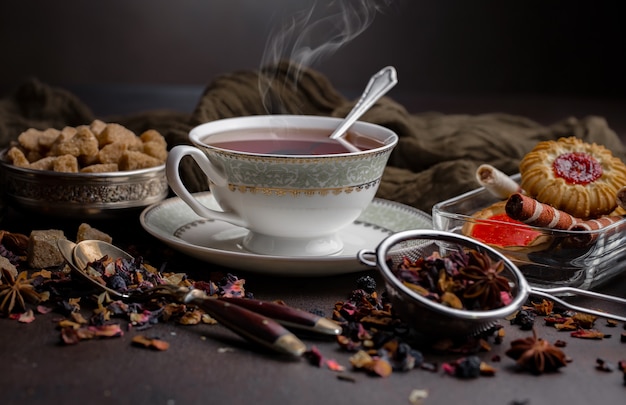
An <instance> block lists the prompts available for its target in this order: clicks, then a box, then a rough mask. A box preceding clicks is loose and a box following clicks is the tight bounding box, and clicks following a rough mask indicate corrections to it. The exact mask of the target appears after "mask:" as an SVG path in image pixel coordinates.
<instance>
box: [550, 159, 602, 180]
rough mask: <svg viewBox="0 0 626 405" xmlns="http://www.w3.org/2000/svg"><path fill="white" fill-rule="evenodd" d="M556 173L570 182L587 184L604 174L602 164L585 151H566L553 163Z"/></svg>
mask: <svg viewBox="0 0 626 405" xmlns="http://www.w3.org/2000/svg"><path fill="white" fill-rule="evenodd" d="M552 168H553V169H554V175H555V176H557V177H560V178H562V179H563V180H565V181H566V182H568V183H570V184H581V185H583V186H584V185H587V184H589V183H593V182H594V181H596V180H597V179H599V178H600V177H601V176H602V166H601V165H600V163H598V161H597V160H596V159H594V157H593V156H591V155H589V154H587V153H584V152H571V153H564V154H562V155H560V156H559V157H557V158H556V159H555V160H554V163H553V164H552Z"/></svg>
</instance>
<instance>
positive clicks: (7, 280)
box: [0, 269, 41, 315]
mask: <svg viewBox="0 0 626 405" xmlns="http://www.w3.org/2000/svg"><path fill="white" fill-rule="evenodd" d="M1 270H2V284H0V300H1V301H0V311H1V312H2V313H4V314H5V315H8V314H10V313H11V312H12V311H13V310H14V309H17V310H21V311H23V310H25V309H26V301H30V302H32V303H35V304H36V303H38V302H39V300H40V299H41V298H40V296H39V293H38V292H37V291H35V288H34V287H33V285H32V284H31V281H32V280H31V279H29V278H28V273H27V272H26V271H22V272H20V274H18V275H17V277H14V276H13V274H11V273H10V272H9V271H8V270H5V269H1Z"/></svg>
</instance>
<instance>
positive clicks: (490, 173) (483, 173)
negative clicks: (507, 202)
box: [476, 164, 522, 199]
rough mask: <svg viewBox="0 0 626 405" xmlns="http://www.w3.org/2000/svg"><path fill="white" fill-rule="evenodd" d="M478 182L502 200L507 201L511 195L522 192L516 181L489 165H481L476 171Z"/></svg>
mask: <svg viewBox="0 0 626 405" xmlns="http://www.w3.org/2000/svg"><path fill="white" fill-rule="evenodd" d="M476 181H478V184H480V185H481V186H483V187H485V189H486V190H487V191H489V192H490V193H491V194H493V196H495V197H497V198H501V199H506V198H509V196H510V195H511V194H515V193H521V192H522V188H521V187H520V185H519V184H517V183H516V182H515V180H513V179H511V178H510V177H509V176H507V175H506V174H505V173H504V172H501V171H500V170H498V169H496V168H495V167H493V166H491V165H487V164H484V165H480V166H479V167H478V169H477V170H476Z"/></svg>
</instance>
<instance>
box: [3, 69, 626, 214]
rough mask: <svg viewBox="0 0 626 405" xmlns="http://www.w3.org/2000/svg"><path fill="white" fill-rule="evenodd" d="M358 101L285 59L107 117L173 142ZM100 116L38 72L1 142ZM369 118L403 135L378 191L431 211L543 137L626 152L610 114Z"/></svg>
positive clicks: (376, 114) (10, 100)
mask: <svg viewBox="0 0 626 405" xmlns="http://www.w3.org/2000/svg"><path fill="white" fill-rule="evenodd" d="M268 78H271V79H272V81H271V83H272V86H271V87H270V88H269V90H268V92H267V93H266V94H265V95H262V94H261V93H260V91H259V79H261V80H262V83H266V82H267V80H268ZM354 102H355V100H347V99H346V98H345V97H344V96H342V95H341V94H340V93H339V92H338V91H337V90H336V89H335V88H334V87H333V86H332V84H331V83H330V82H329V80H328V79H327V78H326V77H325V76H324V75H322V74H321V73H319V72H317V71H315V70H313V69H306V68H305V69H301V70H299V71H297V69H295V66H294V65H291V64H289V63H286V62H283V63H281V64H279V65H277V66H276V67H275V68H268V69H264V70H262V71H242V72H235V73H231V74H226V75H223V76H221V77H218V78H216V79H215V80H214V81H213V82H211V83H210V84H209V85H208V86H207V87H206V89H205V91H204V93H203V95H202V97H201V99H200V100H199V102H198V105H197V106H196V108H195V110H194V111H193V112H192V113H190V114H187V113H179V112H171V111H149V112H143V113H137V114H132V115H125V116H115V117H99V118H100V119H103V120H105V121H108V122H118V123H120V124H122V125H125V126H127V127H129V128H130V129H132V130H134V131H135V132H142V131H144V130H146V129H150V128H153V129H156V130H158V131H159V132H161V133H162V134H163V135H164V136H165V137H166V139H167V141H168V145H169V146H170V147H172V146H174V145H178V144H188V143H189V140H188V138H187V134H188V132H189V130H190V129H191V128H193V127H194V126H196V125H198V124H201V123H204V122H208V121H212V120H217V119H220V118H228V117H236V116H246V115H258V114H268V113H270V114H307V115H328V116H337V117H343V116H345V115H346V114H347V113H348V111H349V110H350V109H351V108H352V106H353V105H354ZM94 118H96V117H95V116H94V114H93V113H92V111H91V110H90V109H89V107H88V106H85V105H84V104H83V103H82V102H81V101H80V100H79V99H78V98H77V97H76V96H74V95H73V94H71V93H69V92H68V91H66V90H63V89H59V88H53V87H50V86H48V85H46V84H43V83H40V82H38V81H37V80H31V81H29V82H26V83H24V84H23V85H22V86H20V87H19V88H18V89H17V91H16V92H15V93H14V94H13V95H12V96H9V97H7V98H5V99H2V100H0V147H4V146H6V144H8V142H9V141H10V140H12V139H15V138H16V137H17V135H19V133H20V132H22V131H24V130H25V129H27V128H29V127H34V128H39V129H45V128H48V127H55V128H62V127H63V126H66V125H71V126H76V125H80V124H87V123H90V122H91V121H92V120H93V119H94ZM362 120H364V121H369V122H373V123H376V124H380V125H383V126H385V127H388V128H390V129H392V130H393V131H395V132H396V133H397V134H398V136H399V137H400V141H399V144H398V146H397V147H396V148H395V150H394V152H393V153H392V155H391V158H390V160H389V164H388V167H387V168H386V170H385V173H384V175H383V179H382V183H381V185H380V188H379V191H378V197H380V198H385V199H389V200H393V201H398V202H401V203H404V204H408V205H411V206H414V207H416V208H419V209H422V210H424V211H426V212H430V210H431V208H432V206H433V204H435V203H436V202H438V201H441V200H444V199H448V198H450V197H453V196H455V195H458V194H460V193H462V192H465V191H469V190H471V189H474V188H476V187H477V186H478V184H477V183H476V180H475V177H474V173H475V171H476V169H477V168H478V166H479V165H481V164H483V163H489V164H492V165H494V166H495V167H497V168H499V169H500V170H502V171H504V172H505V173H508V174H513V173H516V172H517V171H518V168H517V165H518V163H519V161H520V159H521V158H522V156H523V155H524V154H526V153H527V152H528V151H530V150H531V149H532V148H533V146H534V145H535V144H536V143H537V142H539V141H543V140H550V139H558V138H560V137H563V136H577V137H579V138H581V139H583V140H585V141H587V142H595V143H598V144H602V145H604V146H606V147H607V148H609V149H610V150H612V151H613V153H614V154H615V155H617V156H619V157H620V158H622V159H624V158H625V157H626V149H625V147H624V145H623V144H622V142H621V141H620V139H619V137H618V136H617V135H616V134H615V132H614V131H612V130H611V129H610V128H609V126H608V125H607V122H606V120H605V119H603V118H601V117H587V118H584V119H576V118H567V119H565V120H563V121H560V122H557V123H555V124H552V125H549V126H545V125H540V124H538V123H536V122H534V121H532V120H530V119H527V118H524V117H520V116H515V115H510V114H502V113H493V114H483V115H445V114H440V113H409V112H407V110H406V109H405V108H404V107H403V106H402V105H400V104H398V103H397V102H395V101H394V100H392V99H390V98H383V99H382V100H381V101H379V103H377V105H375V106H374V107H372V108H371V109H370V110H369V111H368V112H367V113H366V114H365V115H364V116H363V118H362ZM183 178H184V181H185V182H186V184H187V186H188V188H189V189H190V190H191V191H202V190H206V189H207V188H208V187H207V181H206V178H205V176H204V175H203V174H202V173H201V172H200V170H199V169H198V168H197V167H196V166H195V164H193V163H192V162H191V161H189V160H187V161H185V162H184V164H183Z"/></svg>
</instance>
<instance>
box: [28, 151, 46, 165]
mask: <svg viewBox="0 0 626 405" xmlns="http://www.w3.org/2000/svg"><path fill="white" fill-rule="evenodd" d="M47 155H48V152H46V151H42V150H29V151H27V152H26V159H28V161H29V162H36V161H38V160H39V159H43V158H45V157H46V156H47Z"/></svg>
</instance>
